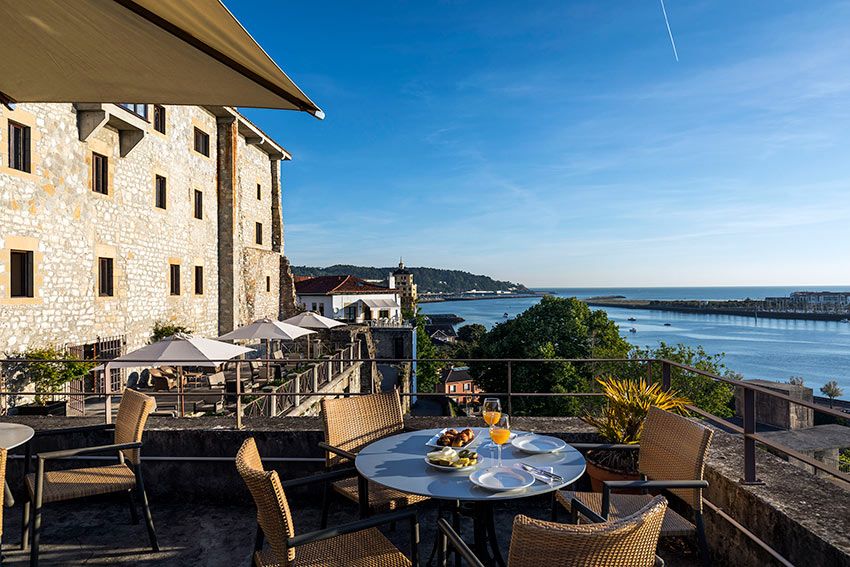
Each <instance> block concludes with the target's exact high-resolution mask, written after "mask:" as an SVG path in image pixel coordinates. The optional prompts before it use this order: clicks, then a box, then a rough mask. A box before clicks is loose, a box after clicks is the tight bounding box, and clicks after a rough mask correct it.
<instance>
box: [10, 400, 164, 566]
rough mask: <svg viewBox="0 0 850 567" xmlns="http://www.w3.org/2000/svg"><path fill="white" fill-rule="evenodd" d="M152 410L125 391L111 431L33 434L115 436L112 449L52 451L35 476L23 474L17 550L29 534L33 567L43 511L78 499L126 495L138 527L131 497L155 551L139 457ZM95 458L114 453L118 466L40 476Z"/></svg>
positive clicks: (151, 403)
mask: <svg viewBox="0 0 850 567" xmlns="http://www.w3.org/2000/svg"><path fill="white" fill-rule="evenodd" d="M155 408H156V400H154V398H152V397H150V396H146V395H144V394H142V393H139V392H137V391H135V390H129V389H127V390H124V394H123V395H122V397H121V405H120V406H119V407H118V416H117V417H116V419H115V424H114V425H112V424H101V425H95V426H91V427H74V428H68V429H59V430H53V431H40V432H39V433H37V437H45V436H51V435H62V434H68V433H81V432H88V431H106V430H114V431H115V443H114V444H112V445H101V446H97V447H82V448H78V449H66V450H61V451H50V452H47V453H38V454H37V455H36V459H37V465H36V472H35V474H26V476H25V477H24V478H25V483H26V487H27V493H28V494H27V495H28V499H27V501H26V502H25V503H24V518H23V534H22V537H21V549H26V547H27V544H28V543H29V536H30V532H31V533H32V550H31V552H30V565H31V567H35V566H36V565H38V547H39V540H40V535H41V508H42V506H43V505H44V504H47V503H50V502H60V501H64V500H75V499H77V498H83V497H86V496H95V495H100V494H112V493H116V492H123V493H125V494H126V495H127V499H128V501H129V505H130V515H131V518H132V521H133V523H134V524H138V523H139V516H138V511H137V510H136V500H135V498H136V495H135V494H134V491H135V492H136V493H137V494H138V496H139V498H141V501H142V509H143V510H144V514H145V522H146V523H147V528H148V538H149V539H150V545H151V548H152V549H153V551H159V545H158V544H157V540H156V531H154V526H153V518H152V517H151V511H150V507H149V506H148V497H147V494H146V493H145V485H144V480H143V479H142V467H141V455H140V449H141V446H142V432H143V431H144V428H145V422H146V421H147V419H148V415H150V413H151V412H152V411H153V410H154V409H155ZM30 451H31V449H30V446H29V445H28V446H27V455H26V459H25V461H24V467H25V473H26V472H28V470H29V465H30V461H31V460H32V456H31V453H30ZM95 453H114V454H116V456H117V458H118V463H116V464H114V465H104V466H98V467H89V468H82V469H65V470H56V471H45V470H44V465H45V463H46V462H47V461H49V460H55V459H64V458H69V457H77V456H80V455H91V454H95ZM31 504H34V513H33V515H32V517H30V505H31Z"/></svg>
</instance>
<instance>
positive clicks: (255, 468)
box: [236, 437, 295, 566]
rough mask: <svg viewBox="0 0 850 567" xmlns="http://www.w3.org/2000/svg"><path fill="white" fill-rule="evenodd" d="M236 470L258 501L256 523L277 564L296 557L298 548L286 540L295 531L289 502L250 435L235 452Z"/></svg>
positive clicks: (287, 561) (286, 563)
mask: <svg viewBox="0 0 850 567" xmlns="http://www.w3.org/2000/svg"><path fill="white" fill-rule="evenodd" d="M236 470H238V471H239V474H240V475H241V476H242V479H243V480H244V481H245V484H246V485H247V486H248V490H249V491H251V496H252V497H253V498H254V503H255V504H256V505H257V523H259V524H260V528H261V529H262V530H263V535H265V537H266V540H268V542H269V545H270V546H271V548H272V552H273V553H274V555H275V561H276V562H277V564H278V565H284V566H285V565H288V564H289V563H290V562H291V561H294V560H295V548H291V547H287V545H286V540H287V538H291V537H293V536H294V535H295V530H294V528H293V525H292V513H291V512H290V511H289V502H287V500H286V494H284V492H283V487H281V485H280V477H279V476H278V474H277V471H266V470H265V469H263V463H262V461H261V460H260V453H259V452H258V451H257V443H256V442H255V441H254V438H253V437H249V438H248V439H246V440H245V442H244V443H242V447H240V448H239V452H238V453H237V454H236Z"/></svg>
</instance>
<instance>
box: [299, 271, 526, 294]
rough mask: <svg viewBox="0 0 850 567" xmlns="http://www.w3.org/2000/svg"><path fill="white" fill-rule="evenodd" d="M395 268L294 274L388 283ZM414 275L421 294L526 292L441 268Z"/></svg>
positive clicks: (501, 282)
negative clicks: (346, 276) (384, 281)
mask: <svg viewBox="0 0 850 567" xmlns="http://www.w3.org/2000/svg"><path fill="white" fill-rule="evenodd" d="M395 269H396V268H395V267H392V268H372V267H367V266H350V265H347V264H336V265H334V266H328V267H327V268H314V267H310V266H293V267H292V273H293V274H295V275H296V276H313V277H315V276H338V275H347V274H350V275H352V276H357V277H358V278H363V279H364V280H386V279H387V276H388V275H389V274H390V273H391V272H392V271H393V270H395ZM407 269H408V270H410V271H411V272H413V281H414V282H415V283H416V285H417V288H418V289H419V292H420V293H422V292H443V293H461V292H464V291H469V290H471V289H477V290H480V291H507V290H510V289H514V290H517V291H525V290H526V287H525V286H524V285H522V284H516V283H513V282H506V281H498V280H494V279H493V278H491V277H488V276H479V275H475V274H470V273H469V272H464V271H461V270H442V269H439V268H410V267H408V268H407Z"/></svg>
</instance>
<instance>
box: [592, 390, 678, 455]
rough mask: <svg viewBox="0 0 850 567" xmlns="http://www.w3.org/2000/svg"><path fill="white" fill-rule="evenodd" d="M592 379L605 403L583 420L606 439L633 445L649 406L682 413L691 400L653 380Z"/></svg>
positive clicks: (610, 441) (641, 430)
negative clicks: (663, 387)
mask: <svg viewBox="0 0 850 567" xmlns="http://www.w3.org/2000/svg"><path fill="white" fill-rule="evenodd" d="M596 381H597V382H598V383H599V385H600V386H602V392H603V393H604V394H605V398H606V400H607V402H608V403H607V405H606V406H605V408H604V409H603V411H602V413H601V414H598V415H593V414H587V415H585V416H584V421H585V422H587V423H588V424H590V425H592V426H594V427H596V429H597V430H598V431H599V435H601V436H602V437H603V438H604V439H605V440H606V441H608V442H609V443H617V444H628V445H633V444H637V443H639V442H640V435H641V433H642V432H643V422H644V421H645V420H646V415H647V413H648V412H649V408H650V407H652V406H655V407H657V408H659V409H663V410H666V411H671V412H674V413H680V414H684V413H686V412H687V405H688V404H690V403H691V402H690V401H689V400H688V399H687V398H684V397H682V396H680V395H679V394H678V393H677V392H675V391H672V390H670V391H665V390H662V389H661V386H659V385H658V384H657V383H654V384H651V383H648V382H647V381H646V380H644V379H643V378H641V379H640V380H618V379H617V378H614V377H613V376H603V377H600V378H597V379H596Z"/></svg>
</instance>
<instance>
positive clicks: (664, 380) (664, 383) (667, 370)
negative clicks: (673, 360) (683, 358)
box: [661, 360, 673, 391]
mask: <svg viewBox="0 0 850 567" xmlns="http://www.w3.org/2000/svg"><path fill="white" fill-rule="evenodd" d="M672 370H673V369H672V367H671V366H670V363H669V362H667V361H666V360H664V361H662V362H661V389H663V390H664V391H667V390H669V389H670V376H671V374H672Z"/></svg>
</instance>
